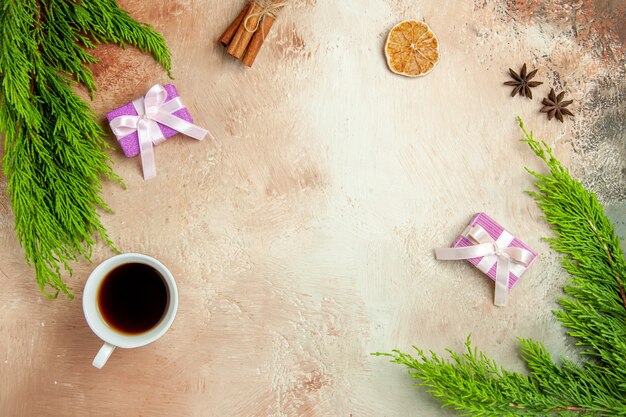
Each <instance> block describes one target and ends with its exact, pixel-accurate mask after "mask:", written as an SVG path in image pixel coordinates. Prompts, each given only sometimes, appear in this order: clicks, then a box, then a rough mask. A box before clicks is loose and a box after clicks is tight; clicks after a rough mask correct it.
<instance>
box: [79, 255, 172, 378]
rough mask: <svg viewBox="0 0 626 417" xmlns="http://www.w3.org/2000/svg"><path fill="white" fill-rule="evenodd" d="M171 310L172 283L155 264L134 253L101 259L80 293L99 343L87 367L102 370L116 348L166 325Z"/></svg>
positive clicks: (141, 341) (153, 336)
mask: <svg viewBox="0 0 626 417" xmlns="http://www.w3.org/2000/svg"><path fill="white" fill-rule="evenodd" d="M177 310H178V290H177V288H176V282H175V281H174V277H173V276H172V274H171V272H170V271H169V270H168V269H167V268H166V267H165V265H163V264H162V263H161V262H159V261H157V260H156V259H154V258H152V257H150V256H147V255H142V254H139V253H124V254H121V255H117V256H114V257H112V258H109V259H107V260H106V261H104V262H102V263H101V264H100V265H98V266H97V267H96V269H94V270H93V272H92V273H91V275H89V278H88V279H87V283H86V284H85V290H84V291H83V311H84V313H85V319H86V320H87V324H89V327H90V328H91V330H92V331H93V332H94V333H95V334H96V335H97V336H98V337H99V338H100V339H102V340H103V341H104V344H103V345H102V347H101V348H100V351H99V352H98V354H97V355H96V357H95V358H94V360H93V362H92V365H93V366H95V367H96V368H98V369H100V368H102V367H103V366H104V364H105V363H106V362H107V360H108V359H109V356H111V353H113V350H114V349H115V348H116V347H120V348H136V347H140V346H145V345H147V344H148V343H152V342H154V341H155V340H157V339H158V338H160V337H161V336H163V335H164V334H165V332H166V331H167V330H168V329H169V328H170V326H171V325H172V322H173V321H174V317H175V316H176V311H177Z"/></svg>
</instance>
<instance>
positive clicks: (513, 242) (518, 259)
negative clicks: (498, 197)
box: [436, 213, 538, 306]
mask: <svg viewBox="0 0 626 417" xmlns="http://www.w3.org/2000/svg"><path fill="white" fill-rule="evenodd" d="M537 256H538V255H537V252H535V251H534V250H533V249H531V248H530V247H529V246H528V245H526V244H525V243H524V242H522V241H521V240H519V239H518V238H517V237H515V236H513V235H512V234H511V233H509V232H508V231H507V230H505V229H504V227H502V226H501V225H500V224H498V223H497V222H496V221H495V220H493V219H492V218H491V217H489V216H487V215H486V214H485V213H478V214H476V215H475V216H474V218H473V219H472V220H471V221H470V224H469V225H468V226H467V227H466V228H465V230H464V231H463V233H461V235H460V236H459V237H458V238H457V239H456V240H455V241H454V243H453V244H452V247H451V248H442V249H437V250H436V257H437V259H440V260H457V259H466V260H467V261H469V262H470V263H471V264H472V265H474V266H475V267H476V268H478V269H480V270H481V271H482V272H484V273H485V274H486V275H487V276H488V277H489V278H491V279H492V280H493V281H495V282H496V293H495V298H494V303H495V304H496V305H499V306H503V305H506V302H507V300H508V290H509V289H511V288H513V287H514V286H515V284H517V281H518V280H519V279H520V277H521V276H522V275H523V274H524V272H526V270H527V269H528V268H529V267H530V265H532V263H533V262H534V261H535V259H537ZM498 268H502V271H499V270H498ZM507 271H508V274H506V272H507ZM498 272H499V273H498Z"/></svg>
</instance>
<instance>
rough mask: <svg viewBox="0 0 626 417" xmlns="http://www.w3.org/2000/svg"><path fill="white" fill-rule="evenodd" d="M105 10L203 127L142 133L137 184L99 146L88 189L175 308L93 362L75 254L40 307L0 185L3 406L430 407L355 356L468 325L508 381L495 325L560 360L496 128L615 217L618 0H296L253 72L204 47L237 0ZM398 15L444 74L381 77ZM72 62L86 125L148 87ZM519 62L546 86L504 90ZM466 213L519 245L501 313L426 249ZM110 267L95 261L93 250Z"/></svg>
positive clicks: (74, 411)
mask: <svg viewBox="0 0 626 417" xmlns="http://www.w3.org/2000/svg"><path fill="white" fill-rule="evenodd" d="M121 3H122V5H123V6H124V7H125V8H127V9H128V10H129V11H130V13H131V14H132V15H133V16H134V17H136V18H138V19H140V20H143V21H146V22H148V23H150V24H152V25H154V26H155V27H156V28H157V29H158V30H159V31H161V32H162V33H163V34H164V36H165V38H166V39H167V41H168V44H169V45H170V47H171V50H172V55H173V62H174V71H173V74H174V76H175V80H174V83H175V84H176V86H177V87H178V89H179V91H180V93H181V95H182V97H183V99H184V101H185V102H186V104H187V105H188V107H189V108H190V110H191V112H192V114H193V115H194V117H195V121H196V122H197V123H198V124H200V125H203V126H206V127H209V128H211V129H212V130H213V132H214V133H215V135H216V136H217V138H218V139H217V141H216V142H210V141H205V142H196V141H195V140H192V139H189V138H185V137H182V136H177V137H175V138H173V139H172V140H170V141H168V142H166V143H165V144H162V145H160V146H159V147H158V148H157V149H156V159H157V166H158V177H157V178H156V179H154V180H152V181H148V182H146V181H144V180H143V179H142V177H141V171H140V166H139V160H138V159H137V158H135V159H126V158H124V157H123V155H122V153H121V151H120V150H116V151H114V152H113V158H114V161H115V169H116V171H117V172H118V173H119V174H120V175H121V176H122V177H123V178H124V180H125V182H126V184H127V185H128V189H127V190H122V189H121V188H120V187H119V186H117V185H114V184H107V185H106V187H105V190H104V193H105V199H106V201H107V202H108V203H109V204H110V205H111V207H112V208H113V210H114V211H115V214H114V215H110V214H103V221H104V223H105V225H106V227H107V229H108V231H109V233H110V235H111V237H112V238H113V240H114V241H115V242H116V243H117V245H118V246H119V248H120V249H121V250H122V251H136V252H143V253H146V254H149V255H152V256H154V257H156V258H158V259H160V260H161V261H163V262H164V263H165V264H166V265H167V266H168V267H169V268H170V269H171V271H172V272H173V274H174V276H175V277H176V279H177V281H178V285H179V291H180V310H179V313H178V316H177V319H176V321H175V322H174V325H173V326H172V329H171V331H170V332H169V333H167V335H166V336H165V337H163V338H162V339H161V340H159V341H158V342H156V343H154V344H152V345H150V346H148V347H145V348H141V349H136V350H117V351H116V352H115V353H114V355H113V357H112V358H111V360H110V361H109V363H108V364H107V365H106V367H105V368H104V369H102V370H100V371H99V370H97V369H95V368H93V367H91V360H92V357H93V356H94V355H95V353H96V352H97V350H98V348H99V347H100V341H99V340H98V339H97V338H96V337H95V336H94V335H93V334H92V333H91V332H90V330H89V328H88V327H87V325H86V323H85V321H84V319H83V315H82V307H81V291H82V286H83V285H84V282H85V279H86V277H87V276H88V274H89V272H90V271H91V269H92V268H93V266H92V265H87V264H84V263H83V264H79V265H76V267H75V273H74V275H73V276H72V277H68V278H67V281H68V282H69V283H70V284H71V286H72V287H73V288H74V293H75V295H76V299H75V300H73V301H72V300H67V299H64V298H60V299H58V300H56V301H51V300H48V299H46V298H45V297H44V296H42V295H41V294H40V293H39V292H38V291H37V288H36V285H35V280H34V277H33V273H32V270H31V269H29V268H27V267H26V266H25V265H24V262H23V254H22V251H21V249H20V247H19V244H18V242H17V240H16V239H15V237H14V231H13V226H12V223H13V219H12V214H11V212H10V204H9V203H8V201H7V198H6V196H5V195H4V194H5V193H4V192H3V193H2V194H3V195H2V197H0V214H1V216H0V251H1V253H2V257H1V259H0V284H1V287H2V289H3V291H2V293H0V317H1V321H0V415H2V416H47V415H50V416H61V415H63V416H74V415H75V416H156V415H163V416H219V417H224V416H272V417H286V416H307V417H322V416H339V417H348V416H353V417H369V416H372V417H378V416H385V417H405V416H436V415H437V416H438V415H441V416H445V415H448V413H447V412H444V411H440V410H439V405H438V403H436V402H435V401H434V400H432V399H431V398H430V397H429V396H428V395H426V394H424V393H423V391H422V390H419V389H416V388H414V387H412V386H411V384H412V381H411V379H410V378H409V377H408V376H407V374H406V371H405V369H403V368H401V367H399V366H396V365H392V364H390V363H388V362H387V361H386V360H385V359H383V358H376V357H371V356H370V353H371V352H375V351H389V350H390V349H393V348H400V349H403V350H409V349H410V347H411V345H412V344H417V345H419V346H421V347H423V348H426V349H433V350H434V351H436V352H443V350H444V349H445V348H446V347H450V348H453V349H455V350H459V349H461V348H462V345H463V342H464V341H465V338H466V337H467V335H468V334H470V333H471V334H472V339H473V341H474V342H475V344H476V345H477V346H478V347H479V348H481V349H482V350H484V351H485V352H486V353H488V354H489V355H490V356H492V357H493V358H495V359H497V360H498V361H499V362H500V363H502V364H504V365H507V366H509V367H511V368H512V369H515V370H523V365H522V364H521V362H520V360H519V359H518V356H517V345H518V343H517V341H516V337H533V338H536V339H539V340H542V341H544V342H545V343H546V345H547V346H548V349H549V350H550V351H551V352H554V354H555V355H556V354H564V355H566V356H568V357H573V356H572V355H573V354H574V349H573V348H572V346H571V342H568V340H567V339H566V337H565V335H564V332H563V330H562V328H561V327H560V326H559V324H558V323H557V322H556V321H555V320H554V319H553V317H552V315H551V313H550V311H551V309H553V308H555V306H556V304H555V298H556V297H557V296H559V295H560V294H561V293H562V292H561V290H560V287H561V286H562V285H563V284H564V282H565V276H564V274H563V273H562V271H561V270H560V268H559V264H558V260H557V257H556V255H555V254H554V253H553V252H552V251H550V250H549V248H548V246H547V244H546V243H544V242H543V241H541V238H542V237H543V236H548V235H549V233H550V232H549V228H548V226H547V225H546V224H545V223H544V222H543V221H542V219H541V213H540V211H539V210H538V208H537V207H536V206H535V204H534V203H533V201H532V200H531V199H530V198H529V197H528V196H527V195H526V194H524V193H523V191H524V190H526V189H529V188H530V187H531V177H530V176H529V175H528V174H527V173H526V172H525V171H524V167H525V166H527V167H530V168H532V169H536V170H543V169H544V168H543V167H542V166H541V164H540V163H539V162H538V160H537V159H536V158H535V157H534V156H533V155H532V154H531V152H530V150H529V149H528V148H527V146H526V145H525V144H523V143H520V142H518V139H519V138H520V132H519V130H518V128H517V126H516V122H515V116H517V115H521V116H522V117H523V118H524V120H525V121H526V124H527V126H528V127H529V128H531V129H533V130H534V131H535V133H536V135H537V136H538V137H539V138H542V139H544V140H546V141H547V142H548V143H549V144H550V145H551V146H553V147H554V148H555V152H556V154H557V156H558V157H559V158H560V159H561V160H562V161H563V162H564V163H565V164H566V165H568V166H570V167H571V169H572V171H573V173H574V174H575V175H576V176H577V177H579V178H581V179H582V180H583V181H584V182H585V184H586V185H588V186H589V187H591V188H592V189H593V190H595V191H597V192H598V195H599V197H600V198H601V199H602V201H604V202H605V203H606V204H607V205H608V206H609V207H610V209H611V210H612V213H613V214H612V215H614V216H615V218H616V222H617V223H618V226H619V227H623V224H624V223H623V222H624V218H625V217H626V215H624V210H623V207H624V201H625V200H626V198H625V194H626V193H625V191H624V185H623V184H624V179H625V176H626V172H625V170H626V164H625V161H626V156H625V152H626V149H625V148H626V147H625V146H624V137H623V133H622V132H623V117H621V116H623V111H624V106H623V104H622V103H623V102H624V101H623V100H624V96H625V92H624V84H623V62H624V61H623V38H622V37H623V36H624V27H623V26H624V25H623V20H622V19H623V17H622V16H623V14H620V13H619V12H620V10H619V9H618V7H621V6H620V4H621V5H622V6H623V2H617V1H616V2H609V5H608V6H602V5H600V3H602V4H605V2H585V3H588V4H586V5H581V3H582V2H578V1H571V2H567V1H558V2H557V1H555V2H551V3H552V6H551V7H546V6H545V5H544V4H543V2H537V1H534V2H519V5H518V6H515V4H517V3H515V2H494V1H478V0H477V1H474V2H471V1H430V2H429V1H403V0H372V1H367V2H336V1H317V2H316V1H315V0H307V1H298V2H294V3H293V4H292V5H291V6H290V7H288V8H287V9H285V10H284V11H283V12H282V13H281V15H280V17H279V19H278V21H277V23H276V24H275V26H274V28H273V29H272V32H271V35H270V37H269V38H268V39H267V41H266V44H265V46H264V49H263V50H262V52H261V54H260V56H259V57H258V59H257V62H256V63H255V66H254V68H253V69H247V68H244V67H243V66H242V65H241V64H240V63H239V62H236V61H234V60H233V59H231V57H229V56H227V55H226V54H225V53H224V51H223V48H221V47H220V46H218V45H217V44H216V39H217V38H218V37H219V35H220V33H221V32H222V31H223V30H224V28H225V27H226V26H227V25H228V23H229V22H230V21H231V20H232V19H233V18H234V17H235V16H236V14H237V13H238V12H239V10H240V8H241V7H242V5H243V2H242V1H228V2H226V1H218V0H213V1H208V0H207V1H200V0H196V1H193V0H177V1H175V0H174V1H168V2H144V1H140V0H128V1H122V2H121ZM505 3H506V4H509V5H508V6H507V5H505ZM511 4H514V5H511ZM406 18H417V19H425V20H426V22H427V23H428V24H429V25H430V26H431V28H432V29H433V31H434V32H435V33H436V34H437V35H438V37H439V40H440V45H441V62H440V63H439V65H438V66H437V68H436V69H435V70H434V71H433V72H432V73H431V74H429V75H428V76H427V77H424V78H421V79H407V78H403V77H401V76H397V75H394V74H392V73H390V72H389V71H388V70H387V68H386V64H385V60H384V56H383V53H382V47H383V44H384V40H385V37H386V34H387V31H388V30H389V29H390V28H391V27H392V26H393V25H394V24H395V23H397V22H398V21H400V20H402V19H406ZM95 54H96V55H97V56H98V57H99V58H101V59H102V62H101V63H100V64H97V65H95V66H94V67H93V70H94V73H95V74H96V77H97V83H98V85H99V92H98V94H97V97H96V100H95V101H94V102H93V107H94V109H95V111H96V112H97V113H98V115H100V116H101V118H102V120H103V124H104V118H103V116H104V114H105V113H106V112H107V111H109V110H111V109H113V108H115V107H117V106H119V105H121V104H124V103H125V102H128V101H129V100H131V99H134V98H136V97H138V96H140V95H141V94H143V93H144V92H145V91H146V90H147V89H148V88H149V87H150V86H151V85H152V84H154V83H156V82H161V83H166V82H168V79H167V77H166V75H165V74H164V73H163V71H162V70H161V69H160V68H159V67H158V66H157V65H156V64H155V63H154V62H153V61H152V59H151V58H150V57H148V56H145V55H142V54H141V53H139V52H137V51H136V50H133V49H128V50H121V49H119V48H117V47H113V46H103V47H101V48H99V49H98V50H97V51H96V52H95ZM524 62H527V63H528V64H529V66H530V67H531V68H534V67H537V68H539V75H538V76H537V78H538V79H539V80H543V81H544V82H545V84H544V85H542V86H540V87H538V88H536V89H535V90H534V94H535V100H532V101H531V100H527V99H523V98H519V97H515V98H510V97H509V95H508V94H509V91H510V90H509V89H508V88H507V87H504V86H503V85H502V82H504V81H506V80H507V79H508V77H507V69H508V68H509V67H513V68H514V69H516V70H518V69H519V67H520V66H521V64H522V63H524ZM620 71H622V73H620ZM550 86H557V87H558V89H562V88H564V89H565V90H567V92H568V95H569V96H571V97H572V98H573V99H574V100H575V104H574V105H573V106H572V109H573V111H574V112H575V113H576V119H574V120H567V121H566V123H565V124H560V123H558V122H555V121H552V122H548V121H547V120H546V118H545V116H544V115H543V114H540V113H538V110H539V108H540V107H541V104H540V101H541V97H543V96H545V95H546V94H547V92H548V91H549V87H550ZM620 115H621V116H620ZM111 143H112V144H113V143H114V140H113V138H111ZM0 187H1V188H2V191H5V189H6V180H5V179H4V178H2V179H1V180H0ZM477 211H486V212H488V213H489V214H490V215H492V216H493V217H494V218H496V219H498V220H499V221H500V222H501V223H502V224H503V225H505V227H507V228H508V229H509V230H510V231H511V232H513V233H514V234H516V235H517V236H519V237H520V238H522V239H523V240H524V241H525V242H527V243H528V244H529V245H530V246H531V247H533V248H535V249H537V250H538V251H539V252H540V253H541V257H540V259H539V260H538V262H537V263H536V264H535V265H534V266H533V267H532V269H531V270H529V271H528V273H527V274H526V275H525V276H524V278H523V279H522V280H521V281H520V283H519V284H518V286H517V287H516V288H515V289H514V291H513V292H512V296H511V301H510V304H509V306H508V307H506V308H496V307H494V306H493V304H492V291H493V290H492V282H491V281H489V280H488V279H487V278H485V277H484V276H483V275H481V273H480V272H479V271H477V270H475V269H473V268H472V267H471V266H470V265H468V264H466V263H464V262H446V263H443V262H436V261H435V260H434V259H433V249H434V248H435V247H439V246H446V245H449V244H450V243H451V241H452V240H453V239H454V238H455V236H456V235H457V233H459V232H460V231H461V230H462V229H463V227H464V226H465V224H466V223H467V222H468V221H469V219H470V218H471V216H472V215H473V214H474V213H475V212H477ZM111 255H112V254H111V252H110V251H109V250H107V249H105V248H103V247H99V248H98V249H97V250H96V252H95V254H94V261H95V262H99V261H101V260H104V259H106V258H107V257H109V256H111Z"/></svg>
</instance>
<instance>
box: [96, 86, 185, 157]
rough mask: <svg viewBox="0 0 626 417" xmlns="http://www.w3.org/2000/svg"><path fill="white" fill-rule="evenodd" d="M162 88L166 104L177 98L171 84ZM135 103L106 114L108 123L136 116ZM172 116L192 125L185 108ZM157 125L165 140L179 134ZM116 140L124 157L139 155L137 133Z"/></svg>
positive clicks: (132, 102) (169, 128)
mask: <svg viewBox="0 0 626 417" xmlns="http://www.w3.org/2000/svg"><path fill="white" fill-rule="evenodd" d="M163 88H164V89H165V91H166V92H167V97H166V99H165V102H166V103H167V102H168V101H171V100H173V99H174V98H176V97H178V91H177V90H176V87H174V85H173V84H165V85H164V86H163ZM135 102H136V101H131V102H130V103H126V104H124V105H123V106H122V107H118V108H117V109H115V110H112V111H110V112H109V113H107V119H108V120H109V123H110V122H111V121H112V120H113V119H115V118H116V117H119V116H138V115H139V113H138V112H137V108H136V105H135V104H134V103H135ZM139 104H140V103H139ZM172 115H174V116H176V117H178V118H180V119H183V120H185V121H187V122H189V123H193V119H192V118H191V114H190V113H189V110H187V107H184V108H182V109H180V110H178V111H175V112H173V113H172ZM157 124H158V125H159V129H161V133H162V134H163V137H164V138H165V139H169V138H171V137H172V136H174V135H176V134H177V133H179V132H177V131H176V130H174V129H172V128H171V127H168V126H165V125H164V124H161V123H157ZM114 133H115V132H114ZM117 140H118V142H119V143H120V147H121V148H122V150H123V151H124V155H126V157H128V158H132V157H135V156H137V155H139V134H138V133H137V131H135V132H132V133H131V134H129V135H126V136H123V137H119V136H117Z"/></svg>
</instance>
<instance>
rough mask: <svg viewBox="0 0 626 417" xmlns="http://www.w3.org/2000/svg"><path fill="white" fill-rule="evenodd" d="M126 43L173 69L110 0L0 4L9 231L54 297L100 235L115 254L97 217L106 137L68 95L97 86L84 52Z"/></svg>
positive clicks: (0, 110) (1, 126) (106, 169)
mask: <svg viewBox="0 0 626 417" xmlns="http://www.w3.org/2000/svg"><path fill="white" fill-rule="evenodd" d="M101 43H115V44H118V45H120V46H122V47H124V46H126V45H132V46H135V47H137V48H139V49H140V50H142V51H145V52H149V53H151V54H152V55H153V56H154V58H155V59H156V60H157V62H159V63H160V64H161V65H162V66H163V67H164V68H165V69H166V70H167V71H168V73H169V72H170V54H169V50H168V48H167V45H166V44H165V41H164V39H163V37H162V36H161V35H160V34H158V33H157V32H156V31H154V30H153V29H152V28H151V27H149V26H147V25H145V24H143V23H139V22H136V21H135V20H133V19H132V18H131V17H130V16H129V15H128V14H127V13H126V12H125V11H124V10H122V9H120V8H119V7H118V5H117V3H116V2H115V1H114V0H90V1H86V2H70V1H66V0H5V1H3V2H2V3H0V134H4V158H3V160H2V164H3V171H4V173H5V175H6V177H7V179H8V194H9V197H10V199H11V203H12V206H13V213H14V216H15V231H16V234H17V237H18V239H19V241H20V244H21V245H22V247H23V249H24V253H25V258H26V261H27V262H28V263H29V264H30V265H32V266H33V267H34V269H35V275H36V279H37V283H38V285H39V288H40V289H41V291H43V292H44V293H45V294H46V295H47V296H49V297H51V298H53V297H56V296H57V295H58V292H59V291H61V292H63V293H64V294H66V295H67V296H68V297H70V298H71V297H72V295H71V293H70V290H71V289H70V288H68V287H67V285H66V284H65V283H64V282H63V279H62V274H63V270H65V271H67V272H68V273H69V274H71V268H70V263H71V262H74V261H77V260H78V259H79V258H80V257H82V258H85V259H87V260H89V259H90V256H91V252H92V248H93V245H94V244H95V243H96V240H97V239H101V240H102V241H104V242H105V243H106V244H107V245H108V246H109V247H110V248H112V249H113V250H115V248H114V246H113V243H112V242H111V240H110V239H109V237H108V235H107V233H106V231H105V229H104V227H103V225H102V222H101V220H100V214H99V209H102V210H105V211H108V210H109V208H108V207H107V205H106V203H105V202H104V200H103V199H102V197H101V192H102V182H101V181H102V179H106V180H112V181H116V182H119V183H120V184H121V179H120V178H119V177H118V176H117V175H116V174H115V173H114V172H113V170H112V169H111V159H110V157H109V155H108V154H107V150H108V149H109V146H108V145H107V143H106V141H105V140H104V136H105V132H104V131H103V130H102V128H101V127H100V126H99V125H98V123H97V122H96V115H95V114H94V113H93V112H92V110H91V109H90V107H89V105H88V104H87V103H85V102H84V101H83V100H81V99H80V97H79V96H78V95H77V94H76V93H75V91H74V85H75V84H80V85H83V86H84V87H86V88H87V89H88V90H89V92H90V93H91V95H92V96H93V94H94V92H95V89H96V85H95V80H94V77H93V74H92V72H91V70H90V69H89V64H93V63H94V62H97V60H96V59H95V58H94V57H93V56H92V55H91V54H90V53H88V52H87V51H86V50H85V48H87V49H89V48H94V47H95V46H96V45H98V44H101Z"/></svg>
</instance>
